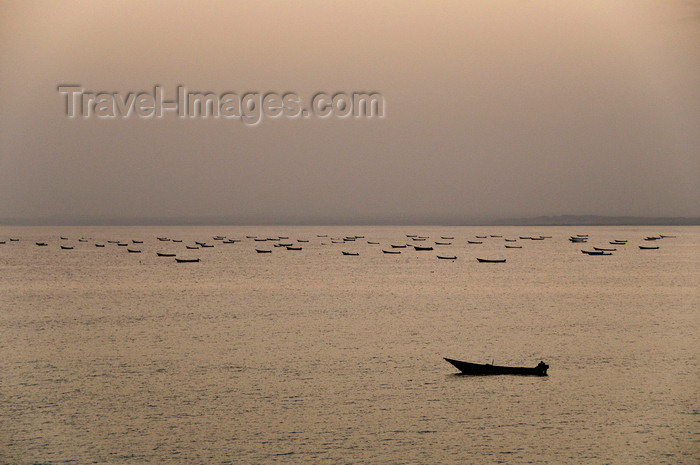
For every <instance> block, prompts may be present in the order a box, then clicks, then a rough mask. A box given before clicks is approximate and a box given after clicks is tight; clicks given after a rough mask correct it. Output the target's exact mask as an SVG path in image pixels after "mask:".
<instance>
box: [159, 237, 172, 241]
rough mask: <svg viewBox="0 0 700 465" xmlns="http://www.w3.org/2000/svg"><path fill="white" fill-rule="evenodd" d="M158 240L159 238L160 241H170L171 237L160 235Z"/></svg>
mask: <svg viewBox="0 0 700 465" xmlns="http://www.w3.org/2000/svg"><path fill="white" fill-rule="evenodd" d="M158 240H159V241H162V242H167V241H169V240H170V239H169V238H167V237H159V238H158Z"/></svg>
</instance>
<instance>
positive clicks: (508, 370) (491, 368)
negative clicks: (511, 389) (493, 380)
mask: <svg viewBox="0 0 700 465" xmlns="http://www.w3.org/2000/svg"><path fill="white" fill-rule="evenodd" d="M445 360H446V361H448V362H449V363H451V364H452V365H454V366H455V368H457V369H458V370H459V371H461V372H462V374H464V375H521V376H547V369H548V368H549V365H546V364H544V363H542V362H540V364H539V365H537V366H536V367H534V368H529V367H506V366H499V365H490V364H488V363H487V364H480V363H470V362H461V361H459V360H453V359H451V358H445Z"/></svg>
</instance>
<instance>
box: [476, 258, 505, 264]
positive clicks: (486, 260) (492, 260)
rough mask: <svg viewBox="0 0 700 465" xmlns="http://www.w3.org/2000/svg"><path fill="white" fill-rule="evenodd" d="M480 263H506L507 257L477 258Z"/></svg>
mask: <svg viewBox="0 0 700 465" xmlns="http://www.w3.org/2000/svg"><path fill="white" fill-rule="evenodd" d="M477 260H478V261H479V263H505V262H506V259H505V258H477Z"/></svg>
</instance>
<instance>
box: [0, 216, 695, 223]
mask: <svg viewBox="0 0 700 465" xmlns="http://www.w3.org/2000/svg"><path fill="white" fill-rule="evenodd" d="M305 220H306V221H304V220H302V221H293V220H291V219H282V220H280V221H269V220H268V221H265V220H263V219H260V218H237V219H233V218H230V217H173V218H157V217H154V218H137V217H134V218H99V217H89V216H85V217H45V218H2V219H0V226H306V225H308V226H316V225H319V226H321V225H323V226H333V225H336V226H342V225H354V226H362V225H366V226H394V225H395V226H403V225H405V226H431V225H435V226H657V225H658V226H698V225H700V217H645V216H602V215H558V216H535V217H523V218H506V219H465V220H458V219H454V218H452V219H441V218H433V219H432V220H433V221H415V220H413V221H411V220H406V221H393V219H390V220H388V221H377V220H374V219H360V220H355V221H353V222H342V221H334V220H319V219H313V218H308V219H305Z"/></svg>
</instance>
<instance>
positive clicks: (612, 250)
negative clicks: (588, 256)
mask: <svg viewBox="0 0 700 465" xmlns="http://www.w3.org/2000/svg"><path fill="white" fill-rule="evenodd" d="M593 250H598V251H600V252H615V251H616V250H617V249H605V248H603V247H593Z"/></svg>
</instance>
